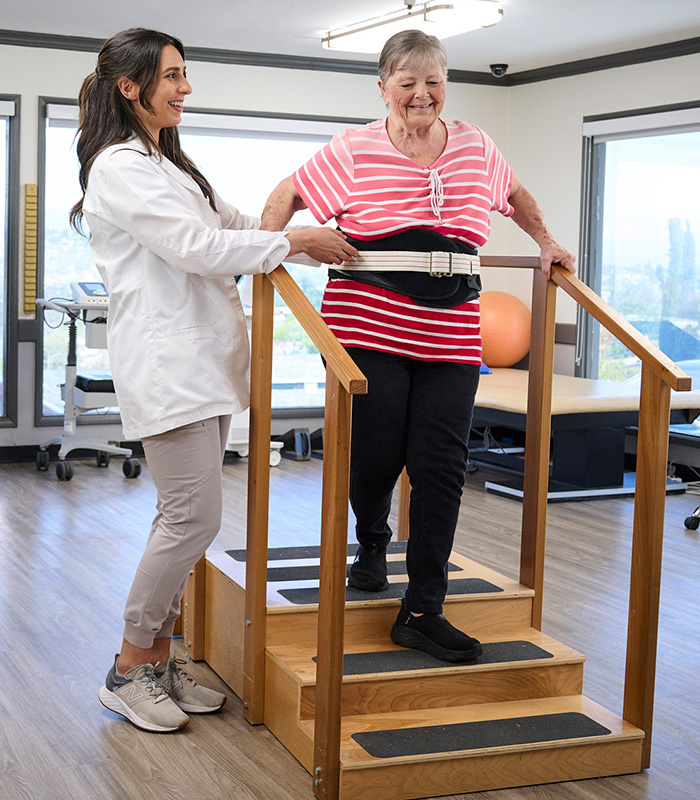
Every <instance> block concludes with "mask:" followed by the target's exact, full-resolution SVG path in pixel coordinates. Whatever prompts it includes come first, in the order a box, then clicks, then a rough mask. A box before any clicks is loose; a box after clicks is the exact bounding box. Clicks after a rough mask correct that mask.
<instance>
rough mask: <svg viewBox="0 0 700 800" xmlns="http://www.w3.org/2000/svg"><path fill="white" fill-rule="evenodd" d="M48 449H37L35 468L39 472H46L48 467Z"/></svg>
mask: <svg viewBox="0 0 700 800" xmlns="http://www.w3.org/2000/svg"><path fill="white" fill-rule="evenodd" d="M49 459H50V456H49V451H48V450H39V452H38V453H37V454H36V468H37V469H38V470H39V472H46V471H47V470H48V468H49Z"/></svg>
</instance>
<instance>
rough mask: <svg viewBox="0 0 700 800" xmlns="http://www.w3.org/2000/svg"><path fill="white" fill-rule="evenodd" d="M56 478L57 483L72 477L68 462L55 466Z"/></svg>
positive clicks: (71, 468) (71, 469) (70, 466)
mask: <svg viewBox="0 0 700 800" xmlns="http://www.w3.org/2000/svg"><path fill="white" fill-rule="evenodd" d="M56 477H57V478H58V480H59V481H69V480H70V479H71V478H72V477H73V465H72V464H71V463H70V462H69V461H59V462H58V464H56Z"/></svg>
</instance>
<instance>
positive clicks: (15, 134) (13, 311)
mask: <svg viewBox="0 0 700 800" xmlns="http://www.w3.org/2000/svg"><path fill="white" fill-rule="evenodd" d="M0 101H6V102H11V103H13V104H14V112H13V113H12V114H11V115H7V117H8V132H7V140H8V141H7V187H6V189H7V191H6V195H5V200H6V204H7V206H6V211H7V227H6V237H5V264H6V269H5V278H4V280H5V287H4V289H5V293H6V294H5V319H4V321H3V324H4V325H5V359H4V375H3V376H2V380H3V394H4V398H5V403H4V405H5V408H4V414H0V428H16V427H17V424H18V418H17V413H18V390H19V389H18V384H19V353H18V349H19V291H18V287H19V220H20V215H19V194H20V192H19V145H20V125H21V95H18V94H0ZM3 116H5V115H4V114H3Z"/></svg>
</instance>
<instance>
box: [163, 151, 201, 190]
mask: <svg viewBox="0 0 700 800" xmlns="http://www.w3.org/2000/svg"><path fill="white" fill-rule="evenodd" d="M155 158H156V159H157V161H158V164H159V165H160V167H161V168H162V169H164V170H165V171H166V172H167V173H168V175H169V176H170V177H171V178H173V179H174V180H176V181H177V182H178V183H179V184H180V185H181V186H184V187H185V189H189V190H190V191H191V192H195V193H196V194H198V195H201V194H202V190H201V189H200V188H199V186H198V185H197V184H196V183H195V181H194V180H193V179H192V178H190V176H189V175H187V174H186V173H184V172H183V171H182V170H181V169H179V168H178V167H176V166H175V164H173V162H172V161H171V160H170V159H169V158H166V157H165V156H160V157H158V156H155Z"/></svg>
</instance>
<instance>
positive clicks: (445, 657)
mask: <svg viewBox="0 0 700 800" xmlns="http://www.w3.org/2000/svg"><path fill="white" fill-rule="evenodd" d="M391 641H392V642H394V644H398V645H401V647H410V648H412V649H413V650H422V651H423V652H425V653H428V654H429V655H431V656H433V658H439V659H440V660H441V661H454V662H460V661H473V660H474V659H475V658H478V657H479V656H480V655H481V653H482V648H481V644H480V643H479V642H478V641H477V640H476V639H472V637H471V636H467V634H466V633H462V631H460V630H457V628H455V626H454V625H452V624H450V623H449V622H448V621H447V620H446V619H445V617H443V615H442V614H421V615H420V616H419V617H414V616H413V615H412V614H411V613H410V612H409V611H407V610H406V609H405V608H402V609H401V611H399V615H398V616H397V617H396V622H395V623H394V626H393V628H392V629H391Z"/></svg>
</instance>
